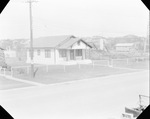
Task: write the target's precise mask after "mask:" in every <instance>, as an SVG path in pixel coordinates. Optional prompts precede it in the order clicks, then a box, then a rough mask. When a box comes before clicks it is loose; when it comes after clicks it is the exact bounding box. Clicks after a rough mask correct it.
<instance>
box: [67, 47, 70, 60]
mask: <svg viewBox="0 0 150 119" xmlns="http://www.w3.org/2000/svg"><path fill="white" fill-rule="evenodd" d="M66 52H67V56H66V59H67V61H69V60H70V50H69V49H67V51H66Z"/></svg>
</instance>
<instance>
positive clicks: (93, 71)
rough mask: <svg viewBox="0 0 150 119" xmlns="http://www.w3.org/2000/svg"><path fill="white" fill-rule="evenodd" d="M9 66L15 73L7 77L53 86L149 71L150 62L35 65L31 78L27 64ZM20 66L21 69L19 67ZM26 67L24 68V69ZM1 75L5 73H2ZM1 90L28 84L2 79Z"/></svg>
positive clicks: (16, 63) (15, 62) (115, 61)
mask: <svg viewBox="0 0 150 119" xmlns="http://www.w3.org/2000/svg"><path fill="white" fill-rule="evenodd" d="M9 64H13V65H11V66H12V67H14V66H15V67H14V68H13V73H12V74H11V72H10V71H6V75H12V76H13V77H16V78H19V79H23V80H27V81H32V82H38V83H42V84H53V83H60V82H69V81H76V80H83V79H88V78H95V77H104V76H110V75H117V74H123V73H131V72H138V71H140V70H139V69H141V70H148V69H149V61H138V62H135V61H131V60H129V62H128V63H127V60H113V63H112V64H113V67H109V66H108V64H109V62H108V61H105V60H104V61H100V60H95V61H93V63H92V64H77V65H48V66H46V65H35V70H36V73H35V77H34V78H31V74H30V66H29V65H27V64H25V62H19V61H17V60H13V62H12V60H10V61H9ZM18 66H20V67H18ZM23 66H24V67H23ZM1 73H4V71H2V72H1ZM0 85H2V86H1V88H0V89H7V87H10V88H15V87H24V86H26V84H24V83H20V82H16V81H11V80H8V79H7V80H6V79H1V82H0Z"/></svg>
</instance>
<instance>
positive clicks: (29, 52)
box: [29, 49, 34, 57]
mask: <svg viewBox="0 0 150 119" xmlns="http://www.w3.org/2000/svg"><path fill="white" fill-rule="evenodd" d="M33 56H34V50H33ZM29 57H31V49H29Z"/></svg>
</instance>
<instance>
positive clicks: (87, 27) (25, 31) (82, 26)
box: [0, 0, 149, 39]
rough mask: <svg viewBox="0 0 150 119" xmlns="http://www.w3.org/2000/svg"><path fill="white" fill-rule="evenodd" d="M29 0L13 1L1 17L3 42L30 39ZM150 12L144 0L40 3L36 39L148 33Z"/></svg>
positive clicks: (36, 11) (35, 18) (35, 4)
mask: <svg viewBox="0 0 150 119" xmlns="http://www.w3.org/2000/svg"><path fill="white" fill-rule="evenodd" d="M26 1H27V0H10V2H9V3H8V5H7V6H6V7H5V9H4V10H3V12H2V13H1V14H0V39H16V38H30V22H29V4H28V3H27V2H26ZM148 12H149V11H148V9H147V8H146V7H145V5H144V4H143V3H142V2H141V0H37V2H33V4H32V14H33V37H34V38H37V37H41V36H53V35H74V36H78V37H91V36H98V35H100V36H104V37H114V36H124V35H129V34H133V35H138V36H144V37H146V36H147V34H148V20H149V16H148V15H149V13H148Z"/></svg>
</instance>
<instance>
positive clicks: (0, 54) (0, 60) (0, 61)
mask: <svg viewBox="0 0 150 119" xmlns="http://www.w3.org/2000/svg"><path fill="white" fill-rule="evenodd" d="M4 50H5V49H4V48H2V47H0V67H2V66H4V64H5V54H4Z"/></svg>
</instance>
